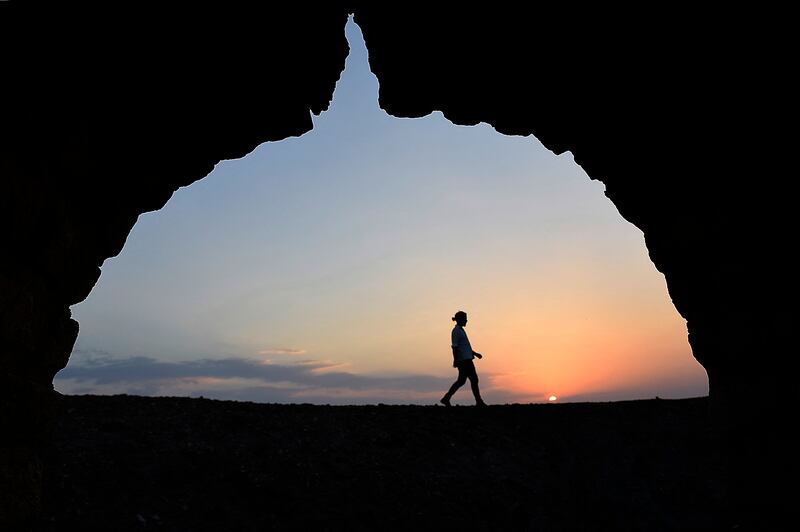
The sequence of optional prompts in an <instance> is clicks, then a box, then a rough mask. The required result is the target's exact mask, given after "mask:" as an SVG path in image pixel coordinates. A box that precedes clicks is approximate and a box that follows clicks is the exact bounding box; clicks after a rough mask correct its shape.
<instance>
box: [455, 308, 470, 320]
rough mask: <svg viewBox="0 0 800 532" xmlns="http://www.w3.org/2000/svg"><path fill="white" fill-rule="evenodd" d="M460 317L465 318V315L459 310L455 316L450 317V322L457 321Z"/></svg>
mask: <svg viewBox="0 0 800 532" xmlns="http://www.w3.org/2000/svg"><path fill="white" fill-rule="evenodd" d="M461 317H463V318H466V317H467V313H466V312H464V311H463V310H459V311H458V312H456V315H455V316H453V317H452V320H453V321H458V318H461Z"/></svg>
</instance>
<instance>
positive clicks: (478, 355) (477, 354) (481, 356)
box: [472, 351, 483, 358]
mask: <svg viewBox="0 0 800 532" xmlns="http://www.w3.org/2000/svg"><path fill="white" fill-rule="evenodd" d="M472 354H473V355H475V356H476V357H478V358H483V355H482V354H480V353H476V352H475V351H473V352H472Z"/></svg>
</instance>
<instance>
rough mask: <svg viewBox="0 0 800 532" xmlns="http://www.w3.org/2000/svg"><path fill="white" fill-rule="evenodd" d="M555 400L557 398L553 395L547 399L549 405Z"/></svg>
mask: <svg viewBox="0 0 800 532" xmlns="http://www.w3.org/2000/svg"><path fill="white" fill-rule="evenodd" d="M556 399H558V397H556V396H555V395H551V396H550V397H548V398H547V400H548V401H550V402H551V403H552V402H554V401H555V400H556Z"/></svg>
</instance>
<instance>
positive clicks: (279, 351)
mask: <svg viewBox="0 0 800 532" xmlns="http://www.w3.org/2000/svg"><path fill="white" fill-rule="evenodd" d="M306 353H307V351H306V350H305V349H284V348H280V347H268V348H267V349H262V350H261V351H259V352H258V354H259V355H305V354H306Z"/></svg>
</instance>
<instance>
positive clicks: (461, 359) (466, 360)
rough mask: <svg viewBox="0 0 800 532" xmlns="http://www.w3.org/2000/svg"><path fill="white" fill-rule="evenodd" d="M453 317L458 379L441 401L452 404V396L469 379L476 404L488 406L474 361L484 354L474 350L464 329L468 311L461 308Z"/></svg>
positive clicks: (453, 340) (453, 344) (452, 341)
mask: <svg viewBox="0 0 800 532" xmlns="http://www.w3.org/2000/svg"><path fill="white" fill-rule="evenodd" d="M452 319H453V321H454V322H456V326H455V327H453V333H452V334H451V342H450V345H451V346H452V347H453V367H454V368H458V380H456V382H454V383H453V385H452V386H451V387H450V389H449V390H448V391H447V393H446V394H444V397H442V398H441V399H440V400H439V402H440V403H442V404H443V405H444V406H451V405H450V398H451V397H453V394H454V393H456V391H457V390H458V389H459V388H461V386H462V385H463V384H464V383H465V382H467V379H469V383H470V385H471V386H472V395H474V396H475V406H486V403H484V402H483V399H481V390H480V388H478V374H477V373H476V372H475V364H474V363H473V362H472V359H473V358H475V357H478V358H483V355H481V354H480V353H476V352H475V351H473V350H472V346H471V345H470V344H469V338H467V332H466V331H465V330H464V326H465V325H466V324H467V313H466V312H464V311H463V310H459V311H458V312H456V315H455V316H453V318H452Z"/></svg>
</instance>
